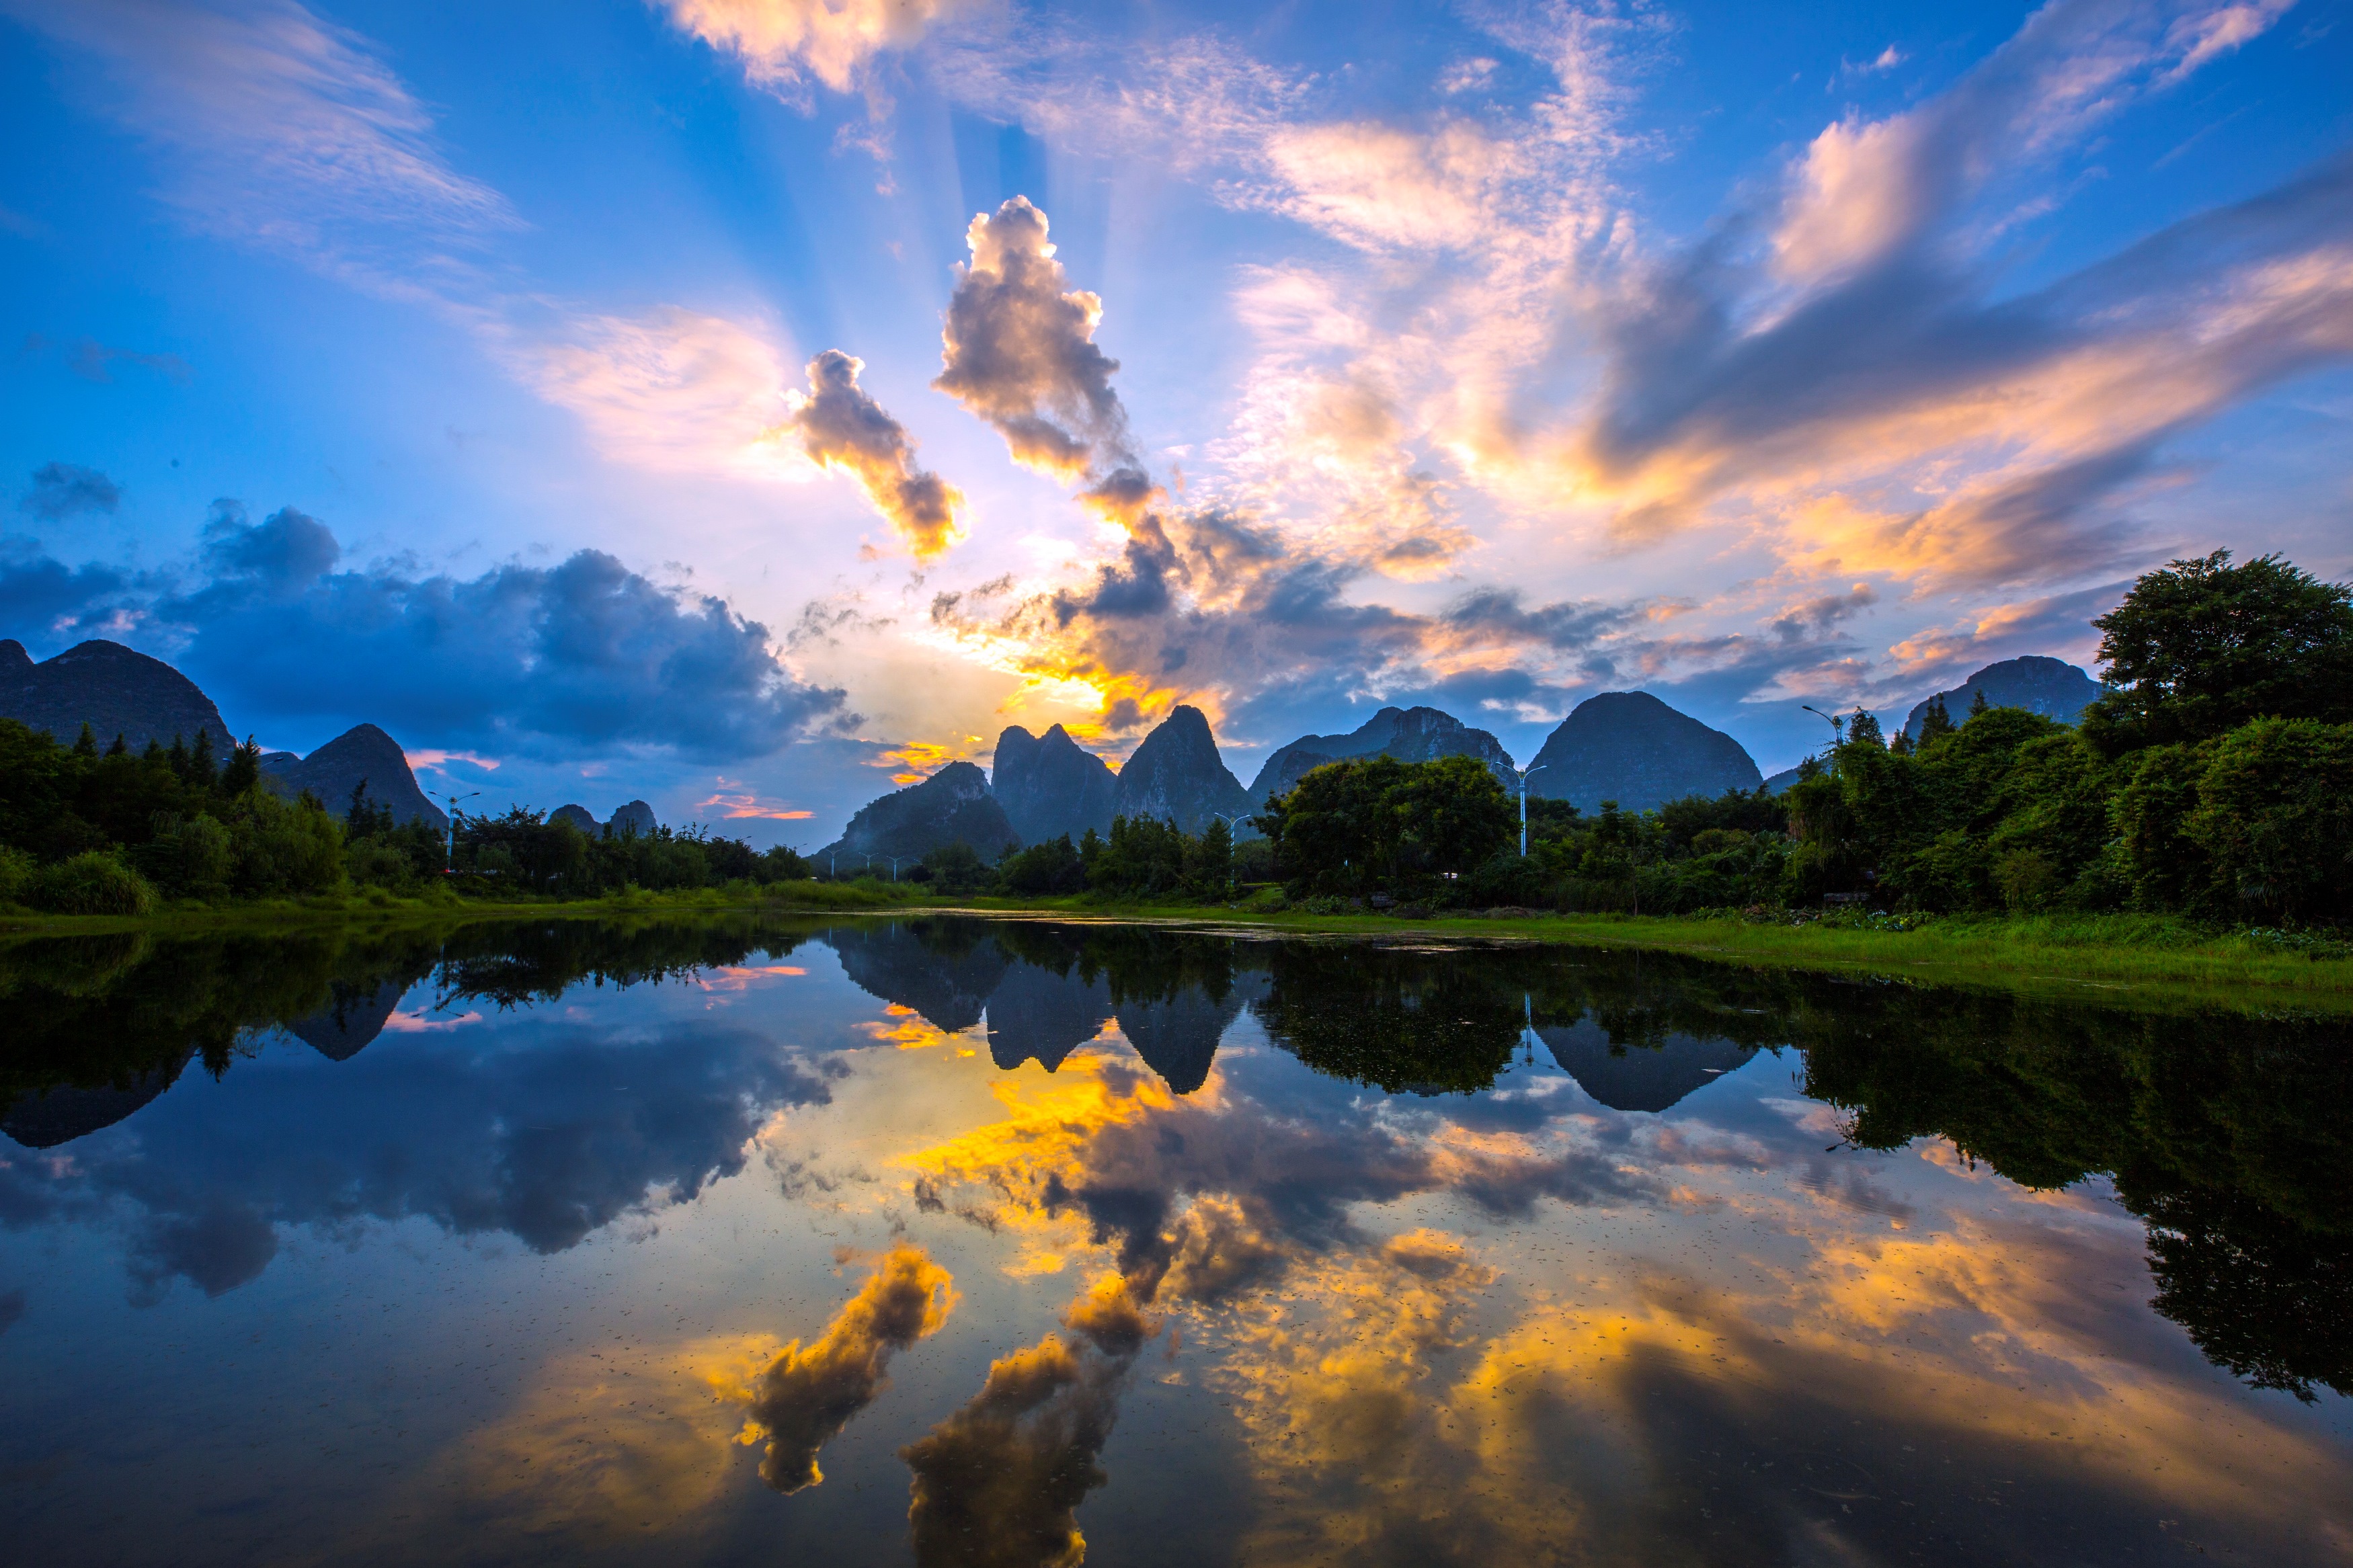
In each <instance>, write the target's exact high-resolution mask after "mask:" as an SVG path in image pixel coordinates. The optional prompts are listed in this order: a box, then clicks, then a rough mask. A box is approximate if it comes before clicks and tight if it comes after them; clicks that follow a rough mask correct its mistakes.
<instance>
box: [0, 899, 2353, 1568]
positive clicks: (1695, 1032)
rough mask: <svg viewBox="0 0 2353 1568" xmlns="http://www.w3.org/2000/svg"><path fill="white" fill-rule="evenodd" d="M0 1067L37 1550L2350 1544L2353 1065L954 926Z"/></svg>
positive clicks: (2245, 1039) (635, 950)
mask: <svg viewBox="0 0 2353 1568" xmlns="http://www.w3.org/2000/svg"><path fill="white" fill-rule="evenodd" d="M2124 1000H2126V1001H2127V1002H2128V1000H2129V999H2128V998H2126V999H2124ZM0 1039H5V1046H0V1105H5V1107H6V1109H5V1113H0V1131H5V1133H6V1134H7V1140H6V1141H5V1142H0V1524H5V1539H6V1540H7V1542H9V1547H8V1555H9V1557H10V1558H11V1559H12V1560H13V1561H17V1562H25V1563H34V1562H39V1563H58V1564H73V1563H132V1564H137V1563H281V1562H282V1563H310V1562H334V1563H375V1562H385V1563H407V1562H418V1561H432V1562H437V1563H508V1562H522V1561H528V1562H540V1561H549V1562H565V1563H606V1562H616V1563H639V1562H642V1563H842V1564H857V1563H908V1562H913V1563H923V1564H944V1563H987V1564H1007V1565H1017V1564H1018V1565H1029V1564H1039V1563H1075V1562H1077V1561H1079V1560H1080V1559H1081V1558H1082V1556H1083V1557H1084V1558H1085V1560H1087V1561H1089V1562H1092V1563H1122V1564H1124V1563H1170V1564H1178V1563H1181V1564H1187V1565H1198V1564H1217V1563H1268V1564H1274V1563H1400V1564H1403V1563H1457V1562H1459V1563H1512V1564H1516V1563H1555V1562H1561V1563H1626V1564H1655V1563H1924V1562H1925V1563H1971V1564H1985V1563H2070V1564H2073V1563H2161V1562H2176V1561H2186V1560H2188V1559H2190V1558H2194V1557H2203V1558H2207V1559H2211V1560H2220V1561H2223V1562H2241V1563H2337V1562H2345V1561H2348V1560H2353V1405H2348V1398H2347V1394H2348V1391H2353V1268H2348V1263H2349V1262H2353V1223H2349V1222H2348V1217H2347V1212H2346V1209H2345V1205H2344V1201H2343V1200H2344V1195H2345V1189H2346V1187H2347V1185H2348V1178H2353V1141H2348V1131H2347V1113H2348V1104H2353V1058H2348V1050H2347V1046H2348V1029H2347V1027H2346V1026H2345V1025H2344V1024H2343V1023H2342V1022H2340V1021H2332V1020H2327V1019H2298V1018H2294V1017H2273V1018H2257V1017H2252V1016H2243V1015H2233V1014H2229V1013H2211V1014H2181V1013H2167V1012H2163V1011H2150V1010H2135V1009H2134V1008H2132V1007H2131V1006H2129V1005H2109V1006H2093V1005H2077V1004H2074V1003H2071V1002H2066V1001H2042V1000H2034V999H2020V998H2014V997H2005V996H2000V995H1995V994H1978V993H1970V992H1965V991H1942V990H1936V989H1930V988H1925V987H1920V986H1914V985H1903V984H1857V983H1852V982H1841V981H1834V980H1830V979H1825V978H1821V977H1800V976H1788V975H1770V974H1762V973H1752V972H1748V971H1744V970H1739V969H1734V968H1727V967H1717V966H1710V965H1706V964H1704V963H1696V962H1689V961H1678V960H1672V959H1665V958H1662V957H1660V956H1658V955H1649V956H1638V955H1635V954H1632V953H1629V952H1607V951H1599V950H1580V949H1556V948H1554V949H1541V950H1539V949H1532V948H1525V947H1521V948H1510V947H1470V946H1460V947H1442V946H1436V945H1429V944H1414V943H1402V944H1395V945H1372V944H1367V943H1351V942H1307V941H1297V940H1282V941H1276V940H1265V939H1260V938H1252V937H1244V936H1237V935H1234V934H1231V933H1213V932H1202V931H1183V930H1178V929H1174V928H1168V927H1145V926H1134V925H1119V924H1109V923H1103V924H1077V923H1067V922H1060V923H1058V922H1040V921H1011V920H1007V921H983V920H976V919H951V918H938V919H922V920H907V921H879V920H878V921H853V922H839V923H834V924H831V925H827V924H822V923H807V922H797V923H796V922H782V923H778V922H758V923H754V922H752V921H740V922H736V923H717V924H712V923H702V924H687V925H660V924H653V925H633V926H628V927H621V926H611V927H600V926H596V925H591V924H585V923H568V924H541V925H530V926H515V927H507V928H483V927H472V928H467V929H465V930H463V931H459V932H457V933H455V934H454V935H449V936H447V937H434V938H427V937H421V936H420V937H416V938H409V939H394V940H385V941H383V942H374V943H370V942H357V941H353V940H352V939H346V938H333V939H326V938H322V939H320V940H318V941H315V942H303V941H292V942H287V941H273V942H262V941H253V940H246V941H209V942H177V943H164V942H151V941H148V940H146V939H134V938H122V939H110V940H106V941H86V942H71V943H67V942H47V943H36V944H21V945H17V946H14V947H9V948H5V949H0Z"/></svg>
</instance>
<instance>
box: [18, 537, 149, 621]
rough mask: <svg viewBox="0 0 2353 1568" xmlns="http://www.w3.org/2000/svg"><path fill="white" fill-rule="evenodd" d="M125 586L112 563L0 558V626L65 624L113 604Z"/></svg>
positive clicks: (38, 557)
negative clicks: (111, 565)
mask: <svg viewBox="0 0 2353 1568" xmlns="http://www.w3.org/2000/svg"><path fill="white" fill-rule="evenodd" d="M130 585H131V582H130V579H129V578H127V577H125V576H124V575H123V574H121V573H120V572H117V571H115V570H114V569H113V568H111V567H107V566H100V565H96V564H90V565H82V566H68V565H67V564H66V563H64V562H62V561H58V560H57V559H55V558H54V557H51V556H47V555H32V556H16V557H7V556H0V626H6V627H7V628H8V629H9V630H10V631H11V632H31V631H33V630H34V629H35V628H37V627H45V626H53V625H55V624H57V623H58V622H60V621H63V622H69V623H70V622H72V621H76V620H79V619H80V618H81V617H83V616H89V615H91V614H93V613H94V612H95V611H96V610H97V608H98V607H99V606H100V605H106V604H108V603H111V602H112V601H113V600H115V599H116V598H117V597H119V596H120V595H121V594H122V593H123V592H124V591H125V590H126V589H128V588H129V587H130Z"/></svg>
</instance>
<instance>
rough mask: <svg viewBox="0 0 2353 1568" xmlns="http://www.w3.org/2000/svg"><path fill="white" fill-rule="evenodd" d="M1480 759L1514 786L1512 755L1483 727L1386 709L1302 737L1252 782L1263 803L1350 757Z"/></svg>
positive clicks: (1430, 712)
mask: <svg viewBox="0 0 2353 1568" xmlns="http://www.w3.org/2000/svg"><path fill="white" fill-rule="evenodd" d="M1453 756H1470V757H1476V758H1478V759H1479V760H1480V761H1481V762H1482V763H1486V764H1487V766H1488V767H1489V768H1490V769H1492V770H1493V772H1494V774H1495V776H1496V777H1497V778H1500V779H1503V780H1504V781H1505V782H1506V783H1507V784H1514V785H1516V784H1517V781H1518V777H1519V775H1518V774H1517V773H1514V772H1513V770H1512V755H1511V753H1510V752H1506V751H1504V743H1503V742H1501V741H1498V740H1497V739H1495V737H1494V736H1493V735H1491V734H1489V733H1487V731H1484V730H1473V729H1472V728H1471V726H1469V725H1468V724H1465V723H1464V722H1462V721H1461V720H1460V719H1457V718H1456V717H1454V715H1453V714H1451V713H1446V712H1441V711H1440V710H1438V709H1435V708H1384V709H1382V710H1380V711H1379V712H1377V713H1376V714H1374V715H1373V716H1372V717H1371V718H1370V719H1367V720H1366V721H1365V722H1364V723H1363V724H1361V725H1359V726H1358V727H1357V728H1356V730H1354V731H1350V732H1349V733H1348V734H1345V735H1302V736H1300V737H1299V739H1297V740H1296V741H1293V742H1291V744H1289V745H1287V746H1285V747H1283V748H1282V750H1280V751H1278V752H1275V753H1274V754H1273V755H1272V756H1271V757H1269V758H1267V760H1266V763H1265V765H1264V766H1262V767H1261V768H1260V769H1259V771H1258V777H1257V778H1256V779H1255V780H1253V781H1251V784H1250V799H1251V800H1252V801H1253V802H1256V803H1258V804H1261V805H1263V804H1264V803H1265V801H1266V798H1267V796H1269V795H1287V794H1289V793H1290V791H1291V787H1292V785H1293V784H1297V783H1298V782H1299V781H1300V780H1301V779H1303V778H1304V777H1306V776H1307V774H1308V773H1310V772H1312V771H1313V770H1314V769H1316V768H1320V767H1322V766H1323V765H1324V763H1334V762H1339V761H1341V760H1343V759H1344V758H1348V757H1395V758H1396V759H1397V760H1398V762H1401V763H1427V762H1434V761H1435V760H1437V759H1438V758H1440V757H1453Z"/></svg>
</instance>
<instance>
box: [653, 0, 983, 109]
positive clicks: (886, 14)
mask: <svg viewBox="0 0 2353 1568" xmlns="http://www.w3.org/2000/svg"><path fill="white" fill-rule="evenodd" d="M662 3H663V5H664V8H665V9H667V10H668V11H669V13H670V22H671V24H672V25H673V26H677V27H679V28H681V29H682V30H683V31H686V32H689V33H691V34H693V35H694V36H695V37H698V38H700V39H702V41H703V42H704V43H706V44H709V45H710V46H711V47H712V48H714V49H720V50H723V51H725V52H728V53H731V54H733V55H735V56H737V57H739V58H741V59H742V60H743V62H744V75H745V76H747V77H748V78H750V79H752V80H753V81H754V82H755V83H757V84H759V85H760V86H762V87H765V88H768V89H771V90H773V91H776V92H777V93H778V94H779V95H780V96H784V97H786V98H795V97H797V96H798V95H799V93H800V91H801V89H802V86H803V79H804V78H805V77H815V78H816V79H818V80H819V81H821V82H823V83H824V84H825V85H826V86H828V87H829V88H831V89H833V90H834V91H836V92H848V91H849V89H851V87H852V86H854V85H855V84H856V82H857V80H858V78H859V75H860V71H861V70H862V69H863V68H864V67H865V66H866V65H867V63H868V62H869V61H871V59H872V58H874V57H875V56H876V55H879V54H881V53H882V52H883V51H884V50H886V49H904V48H909V47H913V45H914V44H915V43H917V42H918V41H919V40H921V39H922V37H923V35H924V33H925V32H927V31H929V30H930V29H931V28H933V27H934V26H938V25H939V24H940V23H942V22H944V21H945V20H947V19H948V18H949V17H951V16H954V15H955V13H956V12H957V11H959V10H962V9H964V8H965V0H662Z"/></svg>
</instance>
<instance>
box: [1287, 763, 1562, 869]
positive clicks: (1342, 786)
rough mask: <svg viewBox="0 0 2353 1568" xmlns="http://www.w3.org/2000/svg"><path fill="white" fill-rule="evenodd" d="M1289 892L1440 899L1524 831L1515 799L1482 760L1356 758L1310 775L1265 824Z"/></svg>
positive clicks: (1327, 766) (1325, 766)
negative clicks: (1448, 886) (1448, 885)
mask: <svg viewBox="0 0 2353 1568" xmlns="http://www.w3.org/2000/svg"><path fill="white" fill-rule="evenodd" d="M1256 823H1257V826H1258V828H1259V830H1260V831H1261V833H1263V834H1265V835H1266V837H1267V838H1268V839H1269V841H1270V842H1271V844H1272V845H1273V847H1274V856H1275V864H1276V866H1277V868H1279V869H1280V870H1281V872H1282V877H1283V880H1284V883H1285V888H1286V890H1287V891H1288V892H1289V893H1290V894H1291V895H1292V896H1293V898H1299V897H1303V896H1306V895H1310V894H1315V893H1323V894H1347V895H1362V894H1367V893H1373V892H1388V893H1390V894H1393V895H1395V896H1397V897H1399V898H1419V899H1427V898H1430V897H1433V896H1437V895H1438V894H1439V892H1440V884H1442V883H1444V882H1446V881H1451V880H1455V879H1460V878H1461V877H1462V876H1463V875H1464V874H1466V873H1469V872H1472V871H1473V870H1475V869H1477V868H1479V867H1480V866H1482V865H1483V864H1484V863H1485V862H1486V861H1487V860H1488V859H1490V858H1492V857H1493V856H1495V855H1497V854H1500V853H1502V852H1503V850H1504V848H1505V847H1507V846H1508V845H1510V844H1511V843H1512V842H1513V841H1514V837H1515V835H1516V832H1517V826H1518V823H1517V814H1516V809H1515V807H1514V803H1513V800H1512V797H1511V796H1509V795H1505V794H1504V786H1503V785H1502V784H1499V783H1497V782H1496V779H1495V775H1494V774H1493V773H1490V772H1489V771H1488V769H1487V767H1486V765H1485V764H1484V763H1481V762H1480V761H1478V759H1476V758H1474V757H1463V756H1453V757H1440V758H1439V759H1437V760H1436V761H1434V762H1427V763H1401V762H1398V760H1397V759H1396V758H1394V757H1388V756H1375V757H1366V758H1350V759H1348V760H1345V761H1343V762H1337V763H1325V764H1324V766H1322V767H1320V768H1316V769H1314V770H1313V771H1312V772H1310V773H1308V774H1307V776H1306V777H1304V778H1303V779H1301V780H1300V781H1299V783H1298V784H1295V785H1293V788H1292V790H1291V793H1290V794H1288V795H1282V796H1281V797H1279V798H1277V799H1275V800H1273V801H1271V802H1270V803H1269V805H1268V808H1267V813H1266V815H1264V816H1260V817H1258V818H1257V819H1256Z"/></svg>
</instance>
